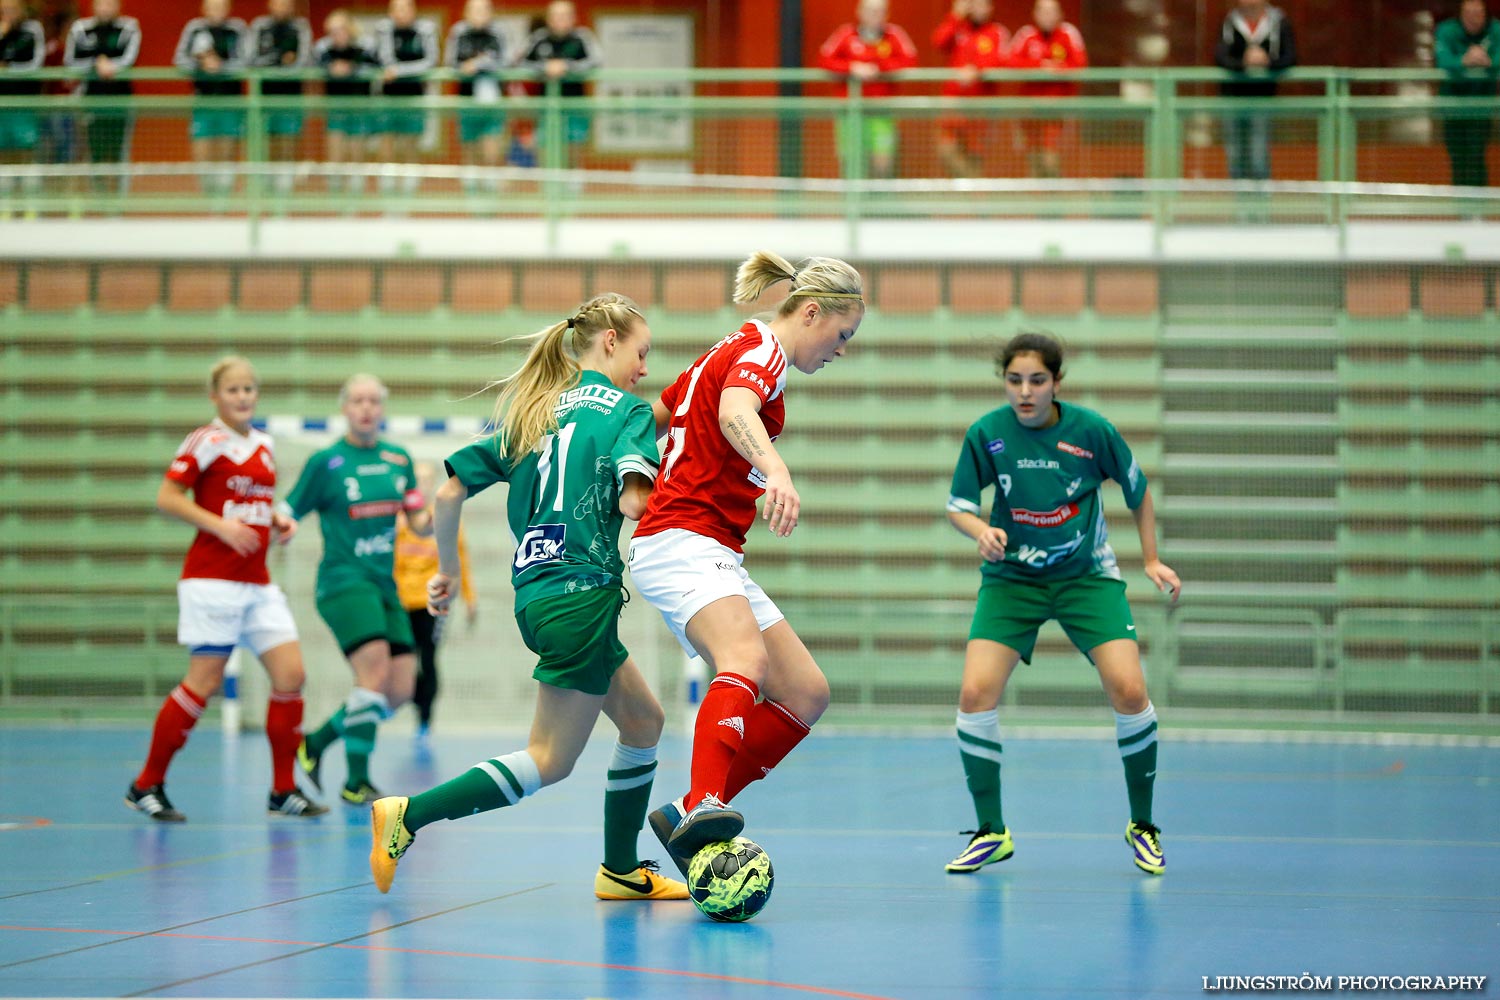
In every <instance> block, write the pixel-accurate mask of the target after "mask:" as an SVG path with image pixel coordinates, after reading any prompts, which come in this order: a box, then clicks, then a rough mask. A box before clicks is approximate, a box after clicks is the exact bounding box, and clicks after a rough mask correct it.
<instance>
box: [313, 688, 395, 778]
mask: <svg viewBox="0 0 1500 1000" xmlns="http://www.w3.org/2000/svg"><path fill="white" fill-rule="evenodd" d="M340 713H342V719H341V722H342V725H343V730H344V755H345V757H346V758H347V759H348V761H349V779H348V781H346V782H345V787H348V788H358V787H359V786H360V785H361V784H368V783H369V781H370V754H372V753H374V752H375V731H376V728H377V727H378V726H379V725H380V723H382V722H384V721H385V720H386V719H388V718H390V716H391V704H390V702H388V701H387V700H386V697H385V695H383V694H381V693H380V692H379V691H371V690H369V689H368V688H359V687H357V688H355V689H354V690H352V691H350V692H349V697H347V698H345V699H344V705H343V707H342V708H341V709H340V710H339V712H336V713H334V716H335V718H338V717H339V715H340ZM332 721H333V720H332V719H330V720H329V722H330V723H331V722H332ZM308 749H309V750H311V749H313V747H312V745H311V744H309V745H308Z"/></svg>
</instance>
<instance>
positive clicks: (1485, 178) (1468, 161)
mask: <svg viewBox="0 0 1500 1000" xmlns="http://www.w3.org/2000/svg"><path fill="white" fill-rule="evenodd" d="M1433 47H1434V49H1435V57H1436V61H1437V65H1438V68H1439V69H1444V70H1447V71H1448V73H1449V78H1448V79H1447V80H1445V81H1443V84H1442V86H1441V87H1440V88H1439V89H1438V93H1440V94H1441V95H1442V96H1444V97H1472V98H1476V100H1475V101H1474V102H1473V103H1474V105H1475V109H1474V110H1475V112H1476V113H1475V114H1472V115H1453V116H1451V117H1448V118H1445V119H1444V120H1443V144H1444V145H1446V146H1447V147H1448V162H1449V164H1450V165H1451V167H1452V170H1453V183H1454V184H1455V185H1464V186H1469V185H1473V186H1476V187H1488V186H1489V183H1490V181H1489V169H1488V167H1487V165H1486V163H1485V150H1486V147H1488V146H1489V143H1490V116H1491V115H1493V114H1494V113H1495V108H1494V103H1493V102H1494V98H1495V89H1496V88H1495V82H1496V72H1497V70H1496V63H1497V62H1500V22H1497V21H1496V20H1495V19H1494V18H1493V17H1491V16H1490V12H1489V10H1488V9H1487V8H1486V7H1485V3H1484V0H1461V2H1460V3H1459V6H1458V16H1457V17H1450V18H1448V20H1446V21H1444V22H1442V23H1441V24H1439V25H1438V26H1437V34H1436V35H1435V37H1434V39H1433ZM1481 97H1487V98H1489V101H1487V102H1484V103H1481V102H1480V101H1478V100H1477V98H1481Z"/></svg>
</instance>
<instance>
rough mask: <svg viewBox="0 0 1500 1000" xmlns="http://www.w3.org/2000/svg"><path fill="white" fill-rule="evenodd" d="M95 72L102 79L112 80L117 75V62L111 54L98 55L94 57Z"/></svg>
mask: <svg viewBox="0 0 1500 1000" xmlns="http://www.w3.org/2000/svg"><path fill="white" fill-rule="evenodd" d="M94 72H95V73H98V74H99V76H100V77H101V78H102V79H105V80H111V79H114V75H115V63H114V60H113V59H111V58H110V57H109V56H97V57H95V59H94Z"/></svg>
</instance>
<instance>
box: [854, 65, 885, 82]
mask: <svg viewBox="0 0 1500 1000" xmlns="http://www.w3.org/2000/svg"><path fill="white" fill-rule="evenodd" d="M849 75H850V76H852V77H854V78H855V79H856V80H873V79H875V78H876V77H877V76H879V75H880V67H879V66H878V65H877V64H875V63H869V62H853V63H850V64H849Z"/></svg>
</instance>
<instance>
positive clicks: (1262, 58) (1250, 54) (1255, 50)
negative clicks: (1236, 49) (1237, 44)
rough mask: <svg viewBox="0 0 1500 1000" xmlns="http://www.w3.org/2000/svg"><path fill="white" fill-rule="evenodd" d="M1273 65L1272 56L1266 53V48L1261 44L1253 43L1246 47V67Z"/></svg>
mask: <svg viewBox="0 0 1500 1000" xmlns="http://www.w3.org/2000/svg"><path fill="white" fill-rule="evenodd" d="M1269 65H1271V57H1270V56H1268V55H1266V50H1265V49H1263V48H1261V47H1260V46H1259V45H1252V46H1250V47H1249V48H1247V49H1245V66H1246V67H1251V66H1255V67H1266V66H1269Z"/></svg>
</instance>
